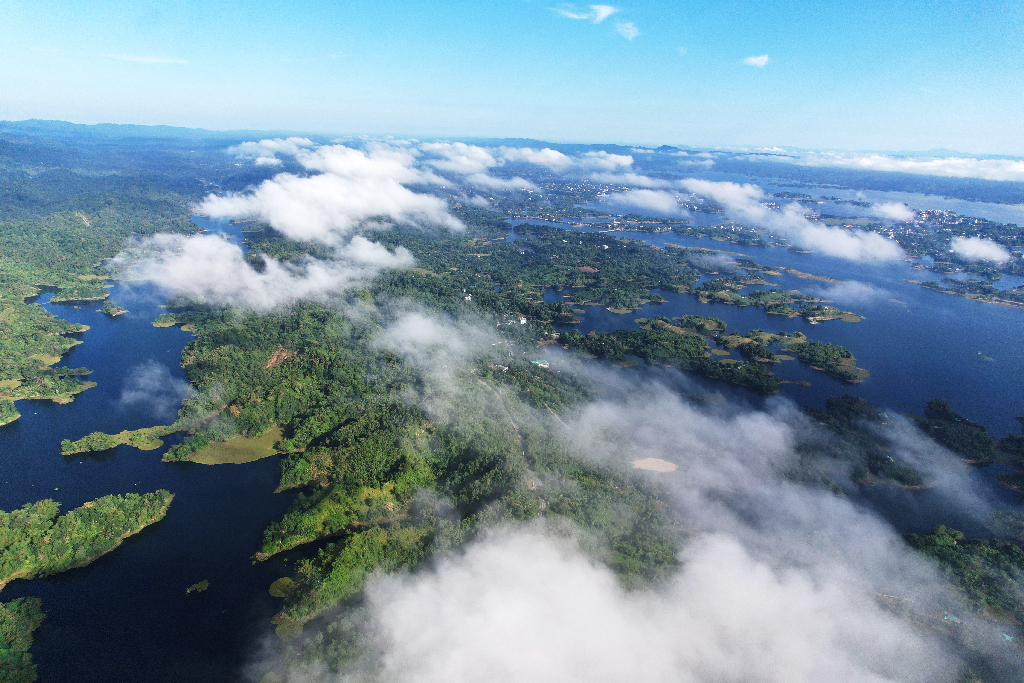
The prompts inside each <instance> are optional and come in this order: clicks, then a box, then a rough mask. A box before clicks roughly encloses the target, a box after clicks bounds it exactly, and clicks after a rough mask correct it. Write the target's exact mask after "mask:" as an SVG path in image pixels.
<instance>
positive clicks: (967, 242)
mask: <svg viewBox="0 0 1024 683" xmlns="http://www.w3.org/2000/svg"><path fill="white" fill-rule="evenodd" d="M949 248H950V250H952V251H953V252H954V253H955V254H957V255H959V256H961V257H963V258H965V259H967V260H968V261H995V262H996V263H1002V262H1003V261H1006V260H1008V259H1009V258H1010V252H1009V250H1007V249H1006V247H1004V246H1003V245H1001V244H999V243H997V242H994V241H992V240H987V239H983V238H981V237H954V238H953V239H952V240H951V241H950V243H949Z"/></svg>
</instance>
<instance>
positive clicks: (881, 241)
mask: <svg viewBox="0 0 1024 683" xmlns="http://www.w3.org/2000/svg"><path fill="white" fill-rule="evenodd" d="M681 184H682V186H683V187H685V188H686V189H687V190H689V191H690V192H693V193H694V194H698V195H703V196H706V197H711V198H712V199H714V200H715V201H717V202H719V203H720V204H721V205H722V206H724V207H725V209H726V213H728V214H729V215H730V217H732V218H733V219H735V220H737V221H739V222H741V223H747V224H750V225H754V226H756V227H760V228H764V229H766V230H769V231H771V232H775V233H777V234H779V235H782V236H783V237H785V238H786V239H788V240H790V241H792V242H793V243H794V244H796V245H798V246H801V247H805V248H807V249H812V250H814V251H820V252H822V253H824V254H828V255H830V256H838V257H840V258H845V259H850V260H853V261H895V260H899V259H903V258H905V257H906V254H905V253H904V252H903V250H902V249H901V248H900V246H899V245H898V244H896V243H895V242H893V241H892V240H888V239H886V238H884V237H882V236H881V235H879V234H877V233H873V232H865V231H863V230H843V229H841V228H833V227H829V226H825V225H822V224H819V223H814V222H812V221H809V220H808V219H807V218H806V216H804V213H803V209H802V208H801V207H800V205H799V204H797V203H795V202H793V203H790V204H787V205H785V206H783V207H782V209H770V208H768V207H767V206H765V205H764V204H763V203H761V202H762V200H764V199H766V197H765V194H764V192H763V191H762V190H761V188H759V187H758V186H756V185H752V184H742V185H741V184H738V183H731V182H715V181H710V180H699V179H696V178H688V179H686V180H683V181H682V182H681Z"/></svg>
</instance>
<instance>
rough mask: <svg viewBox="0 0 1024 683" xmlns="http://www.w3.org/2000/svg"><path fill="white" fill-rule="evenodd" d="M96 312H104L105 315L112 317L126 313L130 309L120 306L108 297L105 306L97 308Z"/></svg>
mask: <svg viewBox="0 0 1024 683" xmlns="http://www.w3.org/2000/svg"><path fill="white" fill-rule="evenodd" d="M96 312H97V313H102V314H103V315H105V316H108V317H111V318H116V317H117V316H119V315H124V314H125V313H127V312H128V309H127V308H124V307H122V306H118V305H117V304H115V303H114V302H113V301H111V300H110V299H107V300H106V301H104V302H103V306H101V307H100V308H98V309H96Z"/></svg>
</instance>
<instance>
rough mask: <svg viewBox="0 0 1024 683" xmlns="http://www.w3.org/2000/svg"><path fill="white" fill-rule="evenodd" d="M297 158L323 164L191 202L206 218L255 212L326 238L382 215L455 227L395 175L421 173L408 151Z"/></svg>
mask: <svg viewBox="0 0 1024 683" xmlns="http://www.w3.org/2000/svg"><path fill="white" fill-rule="evenodd" d="M296 160H298V161H299V162H300V163H301V164H302V165H303V166H305V167H306V168H309V169H313V170H319V171H323V173H321V174H319V175H313V176H309V177H300V176H296V175H292V174H290V173H281V174H278V175H277V176H275V177H274V178H273V179H271V180H265V181H263V182H262V183H261V184H260V185H258V186H257V187H256V188H255V189H254V190H252V191H251V192H246V193H237V194H229V195H226V196H215V195H210V196H208V197H207V198H206V199H205V200H204V201H203V202H202V203H201V204H200V205H199V210H200V211H201V212H203V213H206V214H209V215H210V216H213V217H214V218H250V219H258V220H263V221H266V222H268V223H270V225H272V226H273V227H274V228H275V229H276V230H279V231H280V232H281V233H283V234H284V235H286V236H287V237H291V238H293V239H298V240H318V241H322V242H330V241H332V240H334V239H336V238H337V237H338V236H339V235H347V234H350V233H351V232H352V230H354V229H355V228H356V227H357V226H358V225H359V224H360V223H362V222H364V221H366V220H369V219H372V218H377V217H384V218H387V219H390V220H392V221H395V222H397V223H404V224H435V225H441V226H444V227H447V228H452V229H461V228H462V227H464V226H463V225H462V223H461V222H460V221H459V220H458V219H456V218H454V217H453V216H451V215H450V214H449V213H448V210H447V206H446V205H445V203H444V201H442V200H440V199H438V198H436V197H431V196H429V195H424V194H419V193H416V192H413V191H411V190H409V189H408V188H406V187H404V186H403V184H402V183H416V182H424V181H425V180H427V178H425V175H424V174H423V173H421V172H420V171H418V170H417V169H415V168H414V167H413V164H414V162H415V158H414V157H413V155H411V154H409V153H408V152H404V151H395V150H390V149H377V150H374V151H371V152H370V153H366V152H362V151H359V150H355V149H352V148H350V147H345V146H342V145H333V146H325V147H321V148H319V149H317V150H315V151H300V152H299V153H298V154H296Z"/></svg>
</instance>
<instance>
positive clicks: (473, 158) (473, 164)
mask: <svg viewBox="0 0 1024 683" xmlns="http://www.w3.org/2000/svg"><path fill="white" fill-rule="evenodd" d="M420 150H422V151H423V152H426V153H428V154H434V155H437V156H439V157H441V158H440V159H431V160H428V161H427V162H426V163H428V164H430V165H431V166H434V167H435V168H438V169H440V170H442V171H449V172H451V173H459V174H463V175H464V174H469V173H483V172H485V171H486V170H487V169H488V168H490V167H492V166H495V165H497V163H498V162H497V160H496V159H495V158H494V156H493V155H492V154H491V153H490V151H488V150H486V149H484V148H483V147H477V146H476V145H467V144H466V143H464V142H427V143H423V144H421V145H420Z"/></svg>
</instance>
